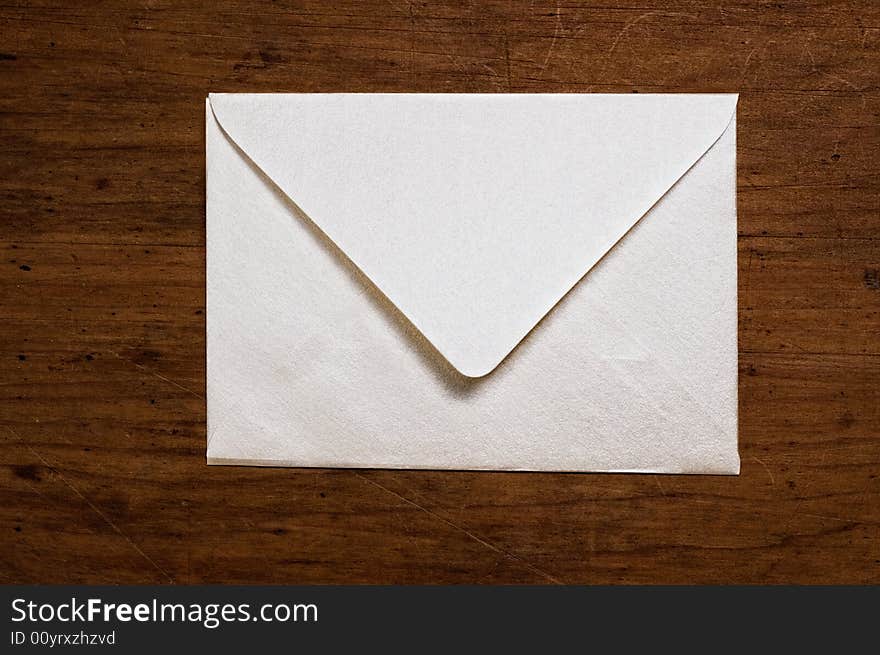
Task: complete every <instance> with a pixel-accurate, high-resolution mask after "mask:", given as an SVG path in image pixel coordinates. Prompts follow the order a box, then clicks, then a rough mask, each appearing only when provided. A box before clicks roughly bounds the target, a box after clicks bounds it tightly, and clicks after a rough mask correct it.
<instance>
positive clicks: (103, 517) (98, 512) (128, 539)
mask: <svg viewBox="0 0 880 655" xmlns="http://www.w3.org/2000/svg"><path fill="white" fill-rule="evenodd" d="M9 430H10V432H11V433H12V434H13V436H15V437H16V439H17V440H18V442H19V444H21V445H22V446H24V447H25V448H26V449H27V450H28V451H29V452H30V453H31V454H32V455H33V456H34V457H36V458H37V459H39V460H40V461H41V462H42V463H43V466H45V467H46V468H47V469H49V470H50V471H52V473H54V474H55V475H56V476H57V477H58V479H59V480H61V482H62V483H64V485H65V486H66V487H67V488H68V489H70V490H71V491H72V492H73V493H75V494H76V495H77V496H78V497H79V498H80V499H82V501H83V502H84V503H85V504H86V505H88V506H89V508H90V509H91V510H92V511H93V512H94V513H95V514H96V515H98V517H100V518H101V520H103V521H104V522H105V523H106V524H107V525H108V526H110V528H112V529H113V531H114V532H116V534H118V535H119V536H120V537H122V538H123V539H124V540H125V541H126V542H127V543H128V544H129V545H130V546H131V547H132V548H133V549H134V550H135V551H136V552H137V553H138V554H139V555H140V556H141V557H142V558H143V559H144V560H145V561H147V562H148V563H149V564H151V565H152V566H153V568H155V569H156V570H157V571H158V572H159V573H161V574H162V575H163V576H165V578H166V579H167V580H168V582H170V583H172V584H173V583H174V578H172V577H171V575H169V573H168V572H167V571H166V570H165V569H163V568H162V567H161V566H159V564H157V563H156V561H155V560H154V559H153V558H152V557H150V556H149V555H147V554H146V553H145V552H144V551H143V550H142V549H141V547H140V546H138V545H137V544H136V543H135V542H134V541H133V540H132V539H131V537H129V536H128V535H127V534H125V532H123V531H122V529H121V528H120V527H119V526H118V525H116V524H115V523H114V522H113V521H112V520H111V519H110V517H108V516H107V515H106V514H104V512H102V511H101V510H100V509H99V508H98V506H97V505H95V504H94V503H93V502H92V501H91V500H89V499H88V498H87V497H86V496H85V494H83V493H82V492H81V491H80V490H79V489H77V488H76V487H75V486H74V485H73V484H72V483H71V482H70V481H69V480H68V479H67V478H65V477H64V476H63V475H62V474H61V471H59V470H58V469H57V468H55V467H54V466H52V465H51V464H50V463H49V462H48V461H47V460H46V458H45V457H43V456H42V455H41V454H40V453H38V452H37V451H36V450H34V448H33V447H32V446H31V445H30V444H28V443H25V442H24V441H22V440H21V439H20V438H19V437H18V435H17V434H15V432H13V431H12V430H11V428H10V429H9Z"/></svg>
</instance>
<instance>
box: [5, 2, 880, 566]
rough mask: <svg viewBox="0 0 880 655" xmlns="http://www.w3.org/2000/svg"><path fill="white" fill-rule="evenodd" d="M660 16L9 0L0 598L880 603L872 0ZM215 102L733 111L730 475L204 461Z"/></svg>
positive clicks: (878, 49)
mask: <svg viewBox="0 0 880 655" xmlns="http://www.w3.org/2000/svg"><path fill="white" fill-rule="evenodd" d="M649 5H653V3H650V2H647V1H646V0H594V1H592V2H589V3H585V4H584V5H579V4H575V3H565V4H560V5H558V6H557V5H556V4H545V3H538V2H530V3H525V2H522V3H520V2H513V1H507V0H505V1H503V2H486V3H476V2H474V3H472V4H471V3H449V4H442V5H441V4H437V5H434V4H428V3H424V2H410V3H408V2H406V0H391V1H387V2H377V1H375V0H370V1H364V2H360V1H357V2H356V1H349V2H341V3H337V2H321V1H319V0H311V1H309V2H301V3H286V2H272V3H264V4H259V5H257V4H254V3H250V2H244V1H242V2H226V3H215V2H204V3H198V2H158V1H156V2H152V1H140V2H120V1H115V2H113V1H95V2H83V3H74V2H56V3H53V2H48V1H46V0H43V1H42V2H15V1H14V0H12V1H11V2H10V0H0V53H2V54H0V217H2V219H0V254H2V258H0V266H2V268H0V581H2V582H83V583H84V582H89V583H132V582H143V583H167V582H176V583H197V582H273V583H311V582H391V583H500V582H517V583H519V582H534V583H552V582H564V583H599V582H626V583H641V582H674V583H685V582H773V583H778V582H868V581H871V582H875V583H876V582H880V478H878V475H880V239H878V237H880V234H878V228H880V158H878V152H880V130H878V125H880V89H878V78H880V29H878V28H880V4H878V3H876V2H874V1H872V0H852V1H841V2H833V1H828V2H821V1H819V0H812V1H795V0H792V1H790V2H785V1H784V2H780V3H777V2H746V1H744V0H737V1H732V2H723V3H717V2H716V3H713V2H703V1H699V0H693V1H690V0H676V1H670V2H662V3H656V5H655V6H649ZM713 5H714V6H713ZM209 8H210V9H209ZM209 91H474V92H476V91H481V92H503V91H512V92H535V91H553V92H590V91H593V92H626V93H629V92H640V93H646V92H660V91H669V92H683V91H691V92H712V91H723V92H730V91H738V92H740V93H741V94H742V95H741V98H740V103H739V120H738V140H739V146H738V151H739V159H738V161H739V164H738V166H739V232H740V239H739V249H740V259H739V262H740V267H739V272H740V278H739V293H740V296H739V298H740V333H739V334H740V336H739V338H740V387H739V388H740V441H741V455H742V459H743V468H742V475H741V476H740V477H731V478H721V477H680V476H639V475H545V474H500V473H499V474H486V473H459V472H455V473H448V472H388V471H345V470H281V469H278V470H272V469H253V468H226V467H223V468H217V467H211V468H209V467H207V466H205V400H204V395H205V316H204V300H205V276H204V260H205V250H204V238H205V234H204V222H205V211H204V198H203V196H204V184H205V180H204V135H203V129H204V128H203V123H204V118H203V117H204V98H205V95H206V93H207V92H209Z"/></svg>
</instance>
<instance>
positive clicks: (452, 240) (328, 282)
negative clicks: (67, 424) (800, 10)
mask: <svg viewBox="0 0 880 655" xmlns="http://www.w3.org/2000/svg"><path fill="white" fill-rule="evenodd" d="M736 102H737V96H736V95H733V94H719V95H635V94H634V95H431V94H428V95H416V94H211V95H210V96H209V98H208V100H207V106H206V114H207V116H206V118H207V331H208V334H207V344H208V380H207V389H208V463H209V464H250V465H272V466H328V467H365V468H371V467H382V468H436V469H497V470H533V471H632V472H663V473H722V474H736V473H738V472H739V456H738V453H737V286H736V270H737V266H736V140H735V139H736V127H735V112H736Z"/></svg>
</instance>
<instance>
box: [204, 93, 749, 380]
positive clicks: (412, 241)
mask: <svg viewBox="0 0 880 655" xmlns="http://www.w3.org/2000/svg"><path fill="white" fill-rule="evenodd" d="M736 100H737V96H736V95H733V94H718V95H660V94H658V95H598V94H591V95H507V94H505V95H475V94H467V95H458V94H451V95H425V94H211V96H210V105H211V107H212V109H213V112H214V115H215V116H216V118H217V120H218V122H219V124H220V125H221V127H222V128H223V130H224V131H225V133H226V134H227V135H228V136H229V138H230V139H232V141H233V142H235V143H236V144H237V145H238V147H239V148H240V150H241V151H242V152H243V153H244V154H245V155H247V157H249V158H250V159H251V160H252V161H253V162H254V164H255V165H256V166H257V167H259V168H260V169H261V170H262V171H263V172H264V173H265V174H266V175H267V176H268V177H269V178H271V179H272V181H273V182H274V183H275V184H276V185H277V186H278V187H279V188H280V189H281V190H282V191H283V192H284V193H285V194H286V195H288V196H289V197H290V199H291V200H292V201H293V202H294V203H295V204H296V205H297V206H298V207H299V208H300V209H301V210H302V211H303V213H305V214H306V215H307V216H308V217H309V218H310V219H311V220H312V221H313V222H314V223H315V224H316V225H317V226H318V227H319V228H320V229H321V230H322V231H323V232H324V233H325V234H326V235H327V236H328V237H329V238H330V239H331V240H332V241H333V242H334V243H335V244H336V245H337V246H338V247H339V248H340V249H341V250H342V251H343V252H344V253H345V254H346V255H347V256H348V257H349V258H350V259H351V261H352V262H353V263H354V264H355V265H356V266H358V267H359V268H360V270H361V271H362V272H363V273H364V274H365V275H366V276H367V277H368V278H370V280H372V282H373V283H374V284H375V285H376V286H377V287H378V288H379V289H380V290H381V291H382V292H383V293H384V294H385V295H386V296H387V297H388V299H389V300H390V301H391V302H393V303H394V304H395V306H397V308H398V309H400V310H401V312H403V313H404V314H405V315H406V316H407V318H408V319H409V320H410V321H411V322H412V323H413V325H415V327H416V328H418V329H419V331H420V332H422V334H424V336H425V337H426V338H427V339H428V340H429V341H430V342H431V343H432V344H433V345H434V347H435V348H437V350H438V351H439V352H440V353H441V354H442V355H443V356H444V357H445V358H446V359H447V360H448V361H449V362H450V363H451V364H452V365H453V366H454V367H455V368H456V369H457V370H458V371H459V372H461V373H462V374H463V375H466V376H469V377H479V376H482V375H486V374H487V373H489V372H491V371H492V370H493V369H494V368H495V367H496V366H497V365H498V364H499V363H500V362H501V361H502V360H503V359H504V358H505V357H506V356H507V355H508V353H510V351H511V350H513V349H514V348H515V347H516V345H517V344H518V343H519V342H520V341H521V340H522V339H523V338H524V337H525V336H526V335H527V334H528V332H529V331H530V330H531V329H532V328H533V327H534V326H535V325H536V324H537V323H538V322H539V321H540V320H541V319H542V318H543V317H544V315H545V314H546V313H547V312H548V311H550V309H552V307H553V306H554V305H555V304H556V303H557V302H558V301H559V300H560V299H561V298H562V297H563V296H564V295H565V294H566V293H567V292H568V291H569V290H570V289H571V288H572V287H573V286H574V285H575V284H576V283H577V282H578V281H579V280H580V279H581V278H582V277H583V276H584V275H585V274H586V273H587V272H588V271H589V270H590V268H592V267H593V266H594V265H595V264H596V262H598V261H599V260H600V259H601V258H602V256H603V255H604V254H605V253H606V252H607V251H608V250H609V249H610V248H611V247H613V246H614V244H615V243H616V242H617V241H618V240H619V239H620V238H621V237H622V236H623V235H624V234H625V233H626V232H627V231H628V230H629V229H630V228H632V226H633V225H634V224H635V223H636V222H637V221H638V220H639V219H640V218H641V217H642V216H644V215H645V214H646V213H647V212H648V210H649V209H650V208H651V207H652V206H653V205H654V204H655V203H656V202H657V201H658V200H659V199H660V198H661V197H662V196H663V195H664V194H665V193H666V191H668V190H669V188H670V187H671V186H672V185H673V184H675V183H676V182H677V181H678V180H679V178H681V176H682V175H684V174H685V173H686V172H687V170H688V169H689V168H690V167H691V166H693V164H694V163H696V161H697V160H698V159H699V158H700V157H702V155H703V154H704V153H705V152H706V151H707V150H708V149H709V148H710V147H711V146H712V145H713V144H714V143H715V141H716V140H717V139H718V138H719V137H720V136H721V134H722V133H723V132H724V130H725V128H726V127H727V125H728V124H729V123H730V121H731V118H732V116H733V112H734V110H735V107H736ZM707 220H711V217H707Z"/></svg>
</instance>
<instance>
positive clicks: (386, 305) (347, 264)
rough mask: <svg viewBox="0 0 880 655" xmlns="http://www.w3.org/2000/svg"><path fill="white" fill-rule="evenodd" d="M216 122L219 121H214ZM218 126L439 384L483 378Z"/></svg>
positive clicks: (453, 387)
mask: <svg viewBox="0 0 880 655" xmlns="http://www.w3.org/2000/svg"><path fill="white" fill-rule="evenodd" d="M218 125H219V121H218ZM220 130H221V131H222V133H223V136H224V137H225V138H226V140H227V141H228V142H229V143H230V144H231V145H232V147H233V148H235V150H236V152H237V153H238V154H239V156H241V157H242V158H243V159H244V161H245V162H246V163H247V164H248V166H249V167H250V168H251V170H252V171H253V172H254V173H255V174H256V175H257V176H258V177H259V178H260V179H261V180H262V181H263V182H264V183H265V184H266V186H267V187H268V188H269V189H271V190H272V192H273V193H275V194H276V195H277V196H278V198H279V199H280V200H281V201H282V202H283V203H284V204H285V205H286V206H287V207H288V208H289V209H290V211H291V213H292V214H293V215H294V216H295V217H296V218H297V219H299V220H300V221H302V224H303V225H305V226H306V227H307V228H308V230H309V233H310V235H311V237H312V239H313V242H314V243H315V245H316V246H317V247H319V248H322V249H323V250H324V252H326V253H327V254H328V255H330V256H331V257H332V258H333V259H334V260H335V261H336V262H338V264H339V265H340V266H341V267H342V269H343V270H344V271H345V272H346V274H347V275H348V277H349V279H351V280H352V281H353V282H354V283H355V284H357V285H358V286H359V287H360V288H361V290H362V291H363V295H364V297H365V298H367V300H368V301H369V302H370V303H371V304H372V305H373V307H374V308H375V309H376V310H377V311H379V312H381V313H382V315H383V316H385V317H386V319H388V322H389V324H390V325H391V326H392V327H393V328H394V329H395V330H397V331H398V332H399V333H400V334H402V335H404V336H405V338H406V341H407V343H409V344H411V347H412V350H413V351H414V352H415V353H416V354H417V355H418V356H419V357H420V358H421V359H422V361H423V362H424V364H425V365H426V367H427V368H428V369H429V370H430V371H431V372H432V374H433V375H434V376H435V377H436V378H437V379H438V380H439V381H440V382H441V383H442V384H443V386H444V387H445V388H446V389H447V390H448V391H449V392H450V393H452V394H453V395H455V396H457V397H466V396H469V395H471V394H472V393H474V392H475V391H476V389H477V388H478V387H480V386H481V385H482V384H484V383H485V382H486V378H485V377H482V378H469V377H467V376H465V375H462V374H461V373H459V372H458V371H457V370H456V369H455V367H454V366H452V364H450V363H449V361H448V360H447V359H446V358H445V357H444V356H443V355H442V354H440V351H438V350H437V349H436V348H435V347H434V346H433V344H432V343H431V342H430V341H428V339H427V337H425V335H423V334H422V333H421V332H420V331H419V329H418V328H417V327H416V326H415V325H413V324H412V322H411V321H410V320H409V319H408V318H407V317H406V315H405V314H404V313H403V312H402V311H400V309H398V308H397V306H396V305H395V304H394V303H393V302H391V300H389V298H388V297H387V296H386V295H385V294H384V293H383V292H382V290H381V289H379V287H377V286H376V285H375V284H374V283H373V281H372V280H370V278H368V277H367V276H366V274H365V273H364V272H363V271H361V269H360V268H358V266H357V265H356V264H355V263H354V262H353V261H352V260H351V259H349V257H348V255H346V254H345V252H343V251H342V249H341V248H340V247H339V246H337V245H336V244H335V243H334V242H333V240H332V239H330V237H328V236H327V235H326V234H325V233H324V232H323V230H321V228H320V227H319V226H318V225H317V223H315V222H314V221H313V220H312V219H311V218H310V217H309V216H308V215H307V214H306V213H305V212H304V211H303V210H302V209H301V208H300V207H299V206H298V205H297V204H296V203H295V202H294V201H293V200H291V198H290V196H288V195H287V194H286V193H285V192H284V191H283V190H282V189H281V188H280V187H279V186H278V185H277V184H275V182H274V181H273V180H272V179H271V178H270V177H269V176H268V175H266V173H264V172H263V170H262V169H261V168H260V167H259V166H258V165H257V164H256V163H255V162H254V161H253V160H252V159H251V158H250V156H248V154H247V153H246V152H245V151H244V150H242V149H241V148H240V147H239V146H238V144H237V143H235V141H234V140H233V139H232V138H231V137H230V136H229V135H228V134H227V133H226V131H225V130H224V129H223V126H222V125H220Z"/></svg>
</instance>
